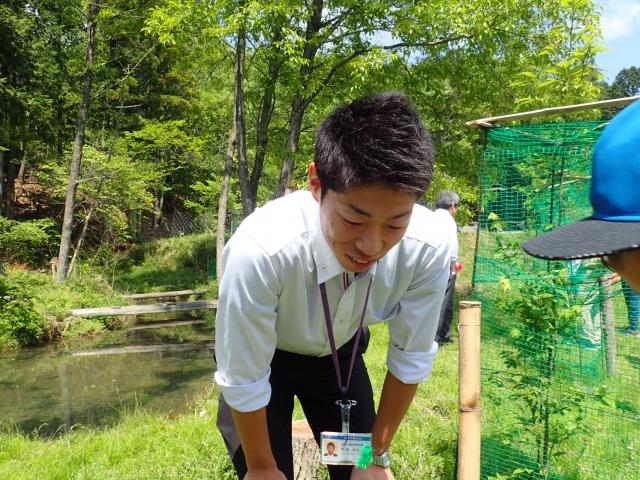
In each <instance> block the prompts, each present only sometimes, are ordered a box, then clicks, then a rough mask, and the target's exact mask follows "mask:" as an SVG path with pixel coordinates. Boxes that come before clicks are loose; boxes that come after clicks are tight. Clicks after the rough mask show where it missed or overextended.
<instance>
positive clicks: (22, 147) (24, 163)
mask: <svg viewBox="0 0 640 480" xmlns="http://www.w3.org/2000/svg"><path fill="white" fill-rule="evenodd" d="M20 150H21V151H22V158H21V159H20V170H19V171H18V181H19V182H20V185H21V186H22V185H23V184H24V173H25V171H26V170H27V146H26V145H25V144H23V143H22V142H20Z"/></svg>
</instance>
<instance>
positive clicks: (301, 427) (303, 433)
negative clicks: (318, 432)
mask: <svg viewBox="0 0 640 480" xmlns="http://www.w3.org/2000/svg"><path fill="white" fill-rule="evenodd" d="M291 430H292V442H291V443H292V448H293V478H294V480H315V479H316V478H317V473H318V466H319V465H320V449H319V448H318V444H317V443H316V440H315V438H313V432H312V431H311V428H310V427H309V424H308V423H307V421H306V420H297V421H295V422H293V424H292V426H291Z"/></svg>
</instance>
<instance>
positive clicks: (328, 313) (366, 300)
mask: <svg viewBox="0 0 640 480" xmlns="http://www.w3.org/2000/svg"><path fill="white" fill-rule="evenodd" d="M372 281H373V277H370V278H369V285H368V286H367V294H366V296H365V297H364V306H363V307H362V315H361V316H360V325H359V326H358V333H356V340H355V343H354V344H353V351H352V352H351V363H350V365H349V373H348V375H347V383H346V384H345V385H343V384H342V374H341V373H340V361H339V360H338V350H337V349H336V339H335V337H334V336H333V326H332V325H331V311H330V310H329V299H328V297H327V287H326V286H325V284H324V283H321V284H320V297H321V299H322V310H323V311H324V320H325V322H326V324H327V335H328V337H329V345H330V346H331V356H332V357H333V366H334V368H335V369H336V375H337V376H338V386H339V387H340V392H342V399H343V400H346V399H347V392H348V390H349V383H350V382H351V372H352V371H353V364H354V363H355V360H356V352H357V350H358V344H359V343H360V336H361V335H362V325H363V324H364V314H365V312H366V310H367V304H368V303H369V293H370V292H371V283H372Z"/></svg>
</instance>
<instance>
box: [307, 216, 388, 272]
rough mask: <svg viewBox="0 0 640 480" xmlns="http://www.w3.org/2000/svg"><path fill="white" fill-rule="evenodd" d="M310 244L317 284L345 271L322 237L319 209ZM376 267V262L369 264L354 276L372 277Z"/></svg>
mask: <svg viewBox="0 0 640 480" xmlns="http://www.w3.org/2000/svg"><path fill="white" fill-rule="evenodd" d="M311 245H312V248H311V251H312V252H313V258H314V260H315V262H316V270H317V272H318V285H320V284H321V283H324V282H326V281H327V280H330V279H332V278H333V277H335V276H336V275H341V274H342V273H343V272H346V270H345V269H344V267H343V266H342V265H340V262H339V261H338V259H337V258H336V256H335V255H334V253H333V250H331V247H329V244H328V243H327V241H326V240H325V238H324V235H323V233H322V227H321V225H320V210H319V209H318V218H317V222H316V228H315V231H314V232H313V233H312V235H311ZM377 268H378V262H376V263H374V264H373V265H371V267H369V268H368V269H367V270H365V271H364V272H361V273H358V274H357V275H356V278H363V277H365V276H366V277H373V276H375V274H376V270H377Z"/></svg>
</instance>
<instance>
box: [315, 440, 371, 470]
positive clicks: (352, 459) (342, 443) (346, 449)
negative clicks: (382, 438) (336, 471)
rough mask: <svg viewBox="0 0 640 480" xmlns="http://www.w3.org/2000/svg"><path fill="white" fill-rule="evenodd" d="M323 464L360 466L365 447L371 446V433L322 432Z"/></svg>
mask: <svg viewBox="0 0 640 480" xmlns="http://www.w3.org/2000/svg"><path fill="white" fill-rule="evenodd" d="M320 435H321V436H320V439H321V442H320V447H321V452H320V453H321V457H320V458H321V462H322V463H324V464H325V465H358V460H359V459H360V456H361V455H362V449H363V448H364V447H368V446H371V434H370V433H342V432H321V434H320Z"/></svg>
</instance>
